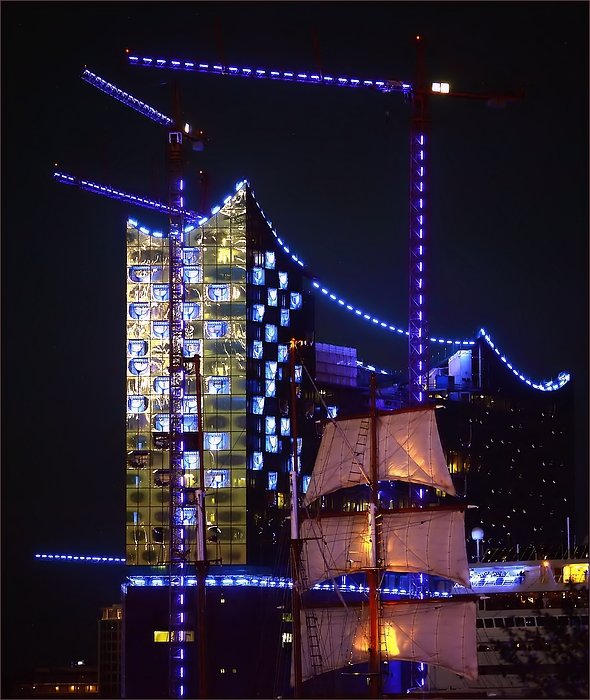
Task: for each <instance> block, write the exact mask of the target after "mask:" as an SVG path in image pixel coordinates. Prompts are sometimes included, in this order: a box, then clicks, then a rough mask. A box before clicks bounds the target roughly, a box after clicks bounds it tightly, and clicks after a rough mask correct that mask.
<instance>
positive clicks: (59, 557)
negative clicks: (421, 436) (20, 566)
mask: <svg viewBox="0 0 590 700" xmlns="http://www.w3.org/2000/svg"><path fill="white" fill-rule="evenodd" d="M35 559H42V560H50V561H51V560H53V561H89V562H91V563H92V564H124V563H125V558H124V557H93V556H83V555H79V554H35Z"/></svg>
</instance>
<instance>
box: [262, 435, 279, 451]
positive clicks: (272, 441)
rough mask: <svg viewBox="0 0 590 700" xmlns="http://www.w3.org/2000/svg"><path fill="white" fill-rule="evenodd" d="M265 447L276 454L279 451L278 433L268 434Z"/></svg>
mask: <svg viewBox="0 0 590 700" xmlns="http://www.w3.org/2000/svg"><path fill="white" fill-rule="evenodd" d="M265 448H266V451H267V452H270V453H271V454H276V453H277V452H278V451H279V438H278V437H277V436H276V435H267V436H266V439H265Z"/></svg>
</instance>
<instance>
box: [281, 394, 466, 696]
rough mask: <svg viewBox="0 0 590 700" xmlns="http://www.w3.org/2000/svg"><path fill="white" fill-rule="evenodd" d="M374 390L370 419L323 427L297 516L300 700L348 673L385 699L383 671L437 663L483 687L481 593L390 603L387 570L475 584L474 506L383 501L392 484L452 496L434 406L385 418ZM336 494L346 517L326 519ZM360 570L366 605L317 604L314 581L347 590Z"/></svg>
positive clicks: (419, 595) (295, 673) (423, 595)
mask: <svg viewBox="0 0 590 700" xmlns="http://www.w3.org/2000/svg"><path fill="white" fill-rule="evenodd" d="M374 386H375V383H374V381H373V382H372V399H371V410H370V413H369V415H364V416H358V417H350V418H344V419H334V420H331V422H329V423H327V424H326V426H325V428H324V430H323V434H322V438H321V443H320V447H319V451H318V455H317V458H316V461H315V466H314V469H313V473H312V476H311V478H310V481H309V484H308V488H307V491H306V494H305V496H304V499H303V507H304V511H303V512H301V513H300V514H299V515H295V516H294V517H295V518H298V519H299V520H300V525H299V532H298V539H297V542H296V547H295V553H296V555H297V556H296V557H295V558H294V562H295V569H296V570H295V571H294V581H295V585H294V617H293V621H294V653H293V661H292V676H291V678H292V684H293V685H294V687H295V697H299V696H300V693H301V690H300V688H301V683H303V682H305V681H307V680H309V679H311V678H314V677H316V676H319V675H321V674H324V673H327V672H329V671H336V670H337V669H349V672H350V671H352V667H354V668H355V669H359V668H360V669H361V670H360V673H361V674H363V675H364V674H365V673H366V677H367V681H366V682H367V686H368V689H369V694H370V696H371V697H380V695H381V692H382V673H383V669H384V668H388V667H389V666H388V665H389V664H390V663H391V662H392V661H411V662H417V663H419V664H420V665H424V664H429V665H436V666H440V667H443V668H446V669H448V670H450V671H452V672H454V673H456V674H459V675H460V676H463V677H465V678H467V679H476V678H477V672H478V671H477V651H476V596H461V597H460V598H459V597H452V596H451V597H443V596H440V595H438V594H437V595H432V594H431V592H430V591H429V590H424V588H425V587H424V586H422V587H421V586H420V585H417V586H414V594H415V595H414V596H413V597H399V598H398V599H386V598H388V596H384V595H382V587H383V580H384V575H386V573H387V572H398V573H402V572H406V573H408V574H410V575H411V576H414V577H415V578H416V579H417V581H418V583H419V582H420V581H421V580H423V575H424V574H427V575H429V576H434V577H440V578H442V579H446V580H448V582H449V588H450V587H452V585H453V583H456V584H459V585H461V586H463V587H465V588H469V586H470V584H469V567H468V564H467V552H466V542H465V525H464V511H465V509H466V507H467V506H466V505H465V504H462V503H456V504H455V503H453V504H451V505H436V504H432V503H428V502H427V501H426V499H424V500H421V499H420V498H418V499H417V501H416V502H414V503H411V502H410V503H409V507H403V508H399V507H397V508H394V507H391V506H392V505H393V503H392V502H391V501H389V500H388V496H387V495H386V494H387V487H391V486H392V485H393V484H399V482H403V483H405V484H408V485H409V486H408V487H402V488H406V489H409V490H410V491H417V492H418V493H419V494H420V495H422V496H423V494H424V492H426V491H427V487H428V488H429V489H435V490H437V491H438V492H444V493H445V494H448V495H449V496H455V495H456V493H455V489H454V486H453V483H452V481H451V477H450V474H449V470H448V468H447V464H446V460H445V457H444V453H443V450H442V446H441V442H440V437H439V433H438V429H437V423H436V417H435V408H434V407H433V406H427V407H419V408H411V409H405V410H399V411H391V412H384V411H377V410H376V408H375V398H374V397H375V389H374ZM363 484H364V485H365V487H366V488H365V489H364V493H365V496H364V503H362V504H361V505H360V506H359V504H358V502H357V504H356V505H355V506H353V507H351V501H350V500H348V501H347V497H346V494H347V493H353V491H351V489H354V490H355V492H357V493H358V491H359V487H360V486H361V485H363ZM412 486H413V487H415V488H412ZM398 488H399V487H398ZM367 491H368V492H369V497H368V498H367V495H366V494H367ZM337 493H338V495H343V496H344V500H343V502H344V503H345V509H344V512H343V511H342V510H340V512H329V511H328V510H327V509H326V508H325V505H326V503H327V502H328V501H330V500H331V499H333V498H334V495H336V494H337ZM431 493H432V492H431ZM449 500H451V499H449ZM361 572H364V574H365V577H366V585H361V587H360V588H361V590H362V591H363V596H361V599H360V600H358V599H357V600H356V601H350V600H345V599H344V597H343V596H342V595H338V596H337V600H335V601H332V602H329V603H327V604H325V601H321V600H317V595H316V596H315V598H316V600H315V602H314V601H313V598H314V594H313V593H312V592H311V591H312V589H313V588H314V587H315V588H316V589H317V584H318V583H320V582H324V581H328V580H333V581H334V582H336V583H337V585H336V586H335V589H336V590H339V589H341V588H342V586H341V583H342V578H341V577H347V580H350V579H348V577H349V576H350V575H352V574H361ZM339 584H340V585H339ZM299 644H300V648H301V652H299V651H298V647H299ZM357 664H364V667H363V666H361V667H358V666H356V665H357ZM363 669H368V670H366V671H365V670H363ZM357 673H358V672H357Z"/></svg>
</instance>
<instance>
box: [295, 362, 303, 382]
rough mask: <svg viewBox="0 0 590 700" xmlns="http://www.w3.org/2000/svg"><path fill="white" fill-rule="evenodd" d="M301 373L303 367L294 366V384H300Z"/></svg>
mask: <svg viewBox="0 0 590 700" xmlns="http://www.w3.org/2000/svg"><path fill="white" fill-rule="evenodd" d="M302 373H303V367H302V366H301V365H295V384H299V383H300V382H301V375H302Z"/></svg>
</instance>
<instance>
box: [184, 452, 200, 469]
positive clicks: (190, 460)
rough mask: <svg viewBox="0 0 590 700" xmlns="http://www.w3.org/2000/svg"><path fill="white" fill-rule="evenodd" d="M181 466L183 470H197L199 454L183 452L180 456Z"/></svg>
mask: <svg viewBox="0 0 590 700" xmlns="http://www.w3.org/2000/svg"><path fill="white" fill-rule="evenodd" d="M182 466H183V467H184V468H185V469H188V470H192V469H198V468H199V453H198V452H184V453H183V455H182Z"/></svg>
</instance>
